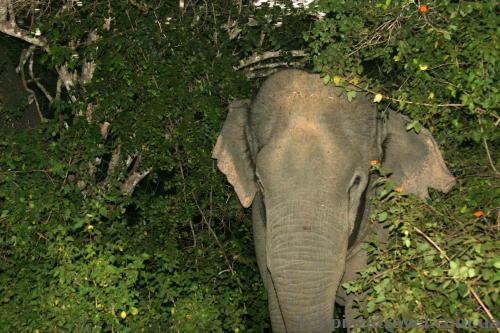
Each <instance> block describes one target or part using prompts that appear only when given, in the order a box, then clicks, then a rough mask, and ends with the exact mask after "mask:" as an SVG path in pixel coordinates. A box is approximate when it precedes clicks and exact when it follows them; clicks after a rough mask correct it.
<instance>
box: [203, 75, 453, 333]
mask: <svg viewBox="0 0 500 333" xmlns="http://www.w3.org/2000/svg"><path fill="white" fill-rule="evenodd" d="M377 117H378V113H377V112H376V110H375V107H374V106H373V105H372V104H371V103H370V102H369V100H368V98H367V97H366V96H360V97H357V98H356V99H354V100H353V101H352V102H348V101H347V99H346V97H345V95H343V96H339V91H338V88H335V87H333V86H332V85H324V84H323V82H322V80H321V78H320V77H319V76H318V75H315V74H309V73H307V72H304V71H300V70H285V71H281V72H278V73H276V74H274V75H273V76H271V77H269V78H268V79H267V80H266V82H265V83H264V84H263V86H262V88H261V89H260V92H259V93H258V95H257V97H256V99H255V100H254V101H253V102H250V101H248V100H245V101H238V102H234V103H232V104H231V105H230V107H229V113H228V116H227V119H226V122H225V124H224V127H223V129H222V132H221V134H220V136H219V138H218V140H217V143H216V146H215V147H214V150H213V157H214V158H216V159H217V165H218V167H219V169H220V170H221V171H222V172H223V173H224V174H225V175H226V176H227V179H228V181H229V182H230V183H231V184H232V185H233V187H234V189H235V191H236V193H237V195H238V197H239V199H240V201H241V203H242V205H243V206H244V207H249V206H250V205H252V214H253V224H254V239H255V249H256V254H257V261H258V265H259V270H260V273H261V275H262V278H263V281H264V285H265V287H266V290H267V292H268V296H269V297H268V299H269V312H270V316H271V322H272V327H273V331H274V332H287V333H298V332H300V333H302V332H331V331H332V316H333V309H334V304H335V301H337V302H338V303H340V304H345V306H346V319H347V321H348V324H349V322H352V319H353V317H355V315H356V314H355V312H354V310H353V309H352V307H351V306H352V299H351V298H350V297H346V295H345V292H344V291H343V288H342V287H340V288H339V286H340V284H341V283H343V282H345V281H349V280H352V279H354V278H355V276H356V273H357V272H358V271H359V270H360V269H362V268H363V267H364V266H365V265H366V259H367V255H366V252H365V251H364V250H362V249H361V242H362V241H363V240H365V239H366V237H367V236H373V235H374V234H375V233H377V232H378V233H381V234H383V229H382V230H380V227H378V229H379V230H378V231H377V226H375V227H371V226H370V223H369V221H368V219H367V216H368V210H369V207H368V206H369V205H368V204H367V197H368V196H369V195H370V192H371V191H372V186H371V181H372V180H373V179H372V178H373V175H372V176H370V172H369V170H370V161H371V160H378V161H380V162H381V163H382V165H383V166H384V167H385V168H387V169H390V170H392V171H393V175H392V176H391V177H392V180H393V181H394V182H396V183H397V184H398V185H399V186H401V187H402V189H403V191H404V192H406V193H413V194H415V195H417V196H420V197H422V198H426V197H427V196H428V194H427V188H428V187H432V188H435V189H438V190H441V191H444V192H447V191H449V190H450V189H451V187H452V186H453V185H454V182H455V180H454V178H453V177H452V176H451V175H450V173H449V171H448V170H447V168H446V166H445V164H444V161H443V159H442V157H441V154H440V152H439V150H438V148H437V146H436V143H435V141H434V139H433V138H432V136H431V134H430V133H429V132H428V131H427V130H423V131H422V132H421V133H420V134H419V135H417V134H415V133H411V132H407V131H406V130H405V124H406V123H407V122H408V119H407V118H405V117H403V116H401V115H398V114H396V113H393V112H390V113H389V115H388V117H386V119H384V120H378V119H377ZM379 238H380V236H379Z"/></svg>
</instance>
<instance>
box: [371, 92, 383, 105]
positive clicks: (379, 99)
mask: <svg viewBox="0 0 500 333" xmlns="http://www.w3.org/2000/svg"><path fill="white" fill-rule="evenodd" d="M382 98H384V96H383V95H382V94H375V96H374V97H373V101H374V102H375V103H380V101H382Z"/></svg>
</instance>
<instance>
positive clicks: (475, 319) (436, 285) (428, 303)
mask: <svg viewBox="0 0 500 333" xmlns="http://www.w3.org/2000/svg"><path fill="white" fill-rule="evenodd" d="M467 153H469V154H471V155H472V156H474V157H476V158H477V159H479V160H480V163H478V161H474V160H473V159H471V160H464V161H461V162H460V163H461V165H460V168H461V169H467V168H471V167H476V168H477V167H479V168H480V173H478V174H474V175H462V177H463V178H462V179H461V182H460V185H459V189H458V190H456V191H453V192H452V193H451V194H450V195H448V196H447V197H445V198H443V197H439V196H438V195H433V201H432V203H430V202H422V201H420V200H416V199H415V198H408V197H405V196H403V195H401V194H400V193H398V192H397V188H394V185H393V184H392V183H391V182H390V181H389V180H388V179H387V178H381V179H380V180H381V183H382V184H384V190H383V191H381V192H380V193H379V197H378V198H375V201H377V202H378V203H377V205H378V209H377V210H376V211H375V212H374V213H373V214H372V216H371V219H372V221H373V222H374V223H383V224H384V225H385V226H386V227H387V228H389V229H390V230H391V234H392V237H391V239H390V241H389V243H388V244H387V245H386V246H380V244H376V243H371V244H368V245H367V249H368V251H369V252H370V253H371V255H372V258H373V260H372V261H371V263H370V264H369V266H368V267H367V268H366V270H365V271H364V272H363V273H362V275H361V277H360V278H359V279H358V280H357V281H355V282H352V283H348V284H346V285H345V287H347V289H348V290H349V292H353V293H355V294H357V295H362V294H363V293H366V294H365V295H367V296H368V297H367V299H366V301H364V303H359V305H361V304H362V305H361V307H360V310H361V313H362V315H363V316H364V317H365V318H372V320H374V319H373V318H379V319H382V318H383V319H385V320H388V319H389V320H392V321H393V322H395V321H396V320H401V322H403V321H405V320H406V322H407V323H408V325H413V326H409V328H406V329H402V328H403V327H404V326H403V327H402V326H399V330H398V329H397V327H394V328H393V329H394V331H405V332H408V331H409V332H417V331H419V330H420V329H421V328H422V327H426V328H427V329H432V328H439V327H440V328H441V329H443V328H445V327H449V328H454V327H455V328H460V322H458V321H459V320H465V321H464V322H463V324H464V326H463V328H465V327H467V326H465V325H467V324H468V325H470V326H469V328H471V327H472V326H475V327H491V326H485V325H492V324H491V322H490V320H489V318H488V317H487V316H486V315H485V313H484V309H483V308H482V307H481V306H479V304H478V302H477V299H476V298H475V296H474V295H473V293H476V294H477V295H478V297H479V298H480V300H481V301H482V302H483V303H484V305H485V306H486V307H487V308H488V309H489V311H491V313H492V314H493V315H495V314H498V311H499V310H500V297H499V293H500V288H498V282H499V281H500V258H499V256H498V250H499V240H498V224H497V222H496V221H495V218H496V216H498V209H499V207H498V206H497V204H498V202H499V200H500V191H499V190H498V189H493V190H491V191H488V192H485V191H484V188H490V187H492V183H493V181H494V178H493V177H492V176H491V175H490V176H486V177H485V176H483V175H488V174H490V172H488V170H485V168H484V166H483V167H481V164H483V165H484V164H485V163H486V161H485V160H484V156H480V155H478V154H477V153H475V152H473V151H470V150H469V151H467ZM454 157H455V158H458V157H459V156H454ZM481 159H482V160H481ZM479 208H480V209H481V210H480V212H481V213H478V212H479V211H478V209H479ZM426 320H427V321H426ZM446 320H452V321H454V322H453V323H452V322H450V323H448V324H447V323H446ZM412 321H413V324H412ZM469 321H470V323H469ZM403 323H404V322H403ZM416 323H418V324H419V325H420V327H421V328H417V327H416ZM466 323H467V324H466ZM425 325H427V326H425ZM439 325H440V326H439ZM446 325H449V326H446ZM452 325H455V326H452ZM481 325H482V326H481ZM386 329H387V327H386Z"/></svg>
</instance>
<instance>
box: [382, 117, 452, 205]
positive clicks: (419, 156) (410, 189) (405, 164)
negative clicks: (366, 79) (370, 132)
mask: <svg viewBox="0 0 500 333" xmlns="http://www.w3.org/2000/svg"><path fill="white" fill-rule="evenodd" d="M409 121H410V120H409V119H408V118H407V117H405V116H403V115H400V114H397V113H395V112H392V111H390V112H389V115H388V119H387V120H386V124H385V130H386V134H385V139H384V141H383V144H382V146H383V158H382V164H383V166H384V167H385V168H387V169H388V170H389V171H390V172H392V175H391V180H392V181H393V182H394V183H395V184H396V186H398V187H400V188H401V190H402V192H403V193H409V194H414V195H416V196H418V197H420V198H422V199H426V198H428V197H429V193H428V192H427V189H428V188H429V187H431V188H434V189H436V190H439V191H442V192H445V193H447V192H449V191H450V190H451V188H452V187H453V186H454V185H455V178H454V177H453V176H452V175H451V174H450V172H449V171H448V169H447V168H446V165H445V163H444V160H443V157H442V156H441V152H440V151H439V148H438V146H437V144H436V141H434V138H433V137H432V135H431V133H430V132H429V131H428V130H427V129H425V128H424V129H422V130H421V131H420V133H419V134H417V133H415V132H414V131H407V130H406V124H408V122H409Z"/></svg>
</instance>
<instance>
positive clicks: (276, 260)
mask: <svg viewBox="0 0 500 333" xmlns="http://www.w3.org/2000/svg"><path fill="white" fill-rule="evenodd" d="M268 207H269V206H268ZM267 221H268V224H267V235H266V240H267V242H266V248H267V251H266V252H267V256H268V257H267V265H268V269H269V271H270V273H271V279H272V281H273V285H274V287H275V290H276V296H277V299H278V303H279V307H280V311H281V314H282V317H283V321H284V324H285V327H286V332H287V333H299V332H300V333H302V332H314V333H319V332H328V333H329V332H331V331H332V322H333V307H334V302H335V294H336V291H337V288H338V285H339V283H340V280H341V278H342V274H343V271H344V262H345V255H346V251H347V239H348V230H347V225H346V223H345V221H343V220H342V219H339V218H338V217H337V218H334V214H333V212H332V211H331V210H330V209H329V208H328V207H326V206H323V205H317V204H312V203H311V202H306V201H299V202H289V203H287V204H286V205H276V206H273V205H270V209H268V220H267Z"/></svg>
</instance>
